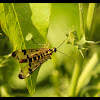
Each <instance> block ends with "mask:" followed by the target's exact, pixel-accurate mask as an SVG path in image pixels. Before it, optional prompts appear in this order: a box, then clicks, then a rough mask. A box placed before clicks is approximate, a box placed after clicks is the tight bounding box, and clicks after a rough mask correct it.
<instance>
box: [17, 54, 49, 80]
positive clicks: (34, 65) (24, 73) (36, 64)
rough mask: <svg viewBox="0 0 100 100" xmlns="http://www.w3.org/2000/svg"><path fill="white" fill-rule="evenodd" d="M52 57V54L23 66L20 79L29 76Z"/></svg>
mask: <svg viewBox="0 0 100 100" xmlns="http://www.w3.org/2000/svg"><path fill="white" fill-rule="evenodd" d="M49 58H50V55H47V56H45V57H43V58H42V59H40V60H39V61H38V62H31V63H28V65H26V66H25V67H23V68H22V70H21V71H20V73H19V75H18V77H19V78H20V79H25V78H26V77H28V76H29V75H30V74H31V73H32V72H34V71H35V70H36V69H37V68H38V67H40V66H41V65H42V64H43V63H44V62H45V61H47V60H48V59H49Z"/></svg>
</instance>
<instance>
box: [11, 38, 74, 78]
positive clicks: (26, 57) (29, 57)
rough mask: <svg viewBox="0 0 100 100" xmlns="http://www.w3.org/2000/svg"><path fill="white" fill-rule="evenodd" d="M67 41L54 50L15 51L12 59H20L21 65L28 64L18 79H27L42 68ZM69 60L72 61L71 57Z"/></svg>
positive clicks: (42, 48) (43, 48)
mask: <svg viewBox="0 0 100 100" xmlns="http://www.w3.org/2000/svg"><path fill="white" fill-rule="evenodd" d="M65 40H66V39H65ZM65 40H64V41H63V42H62V43H61V44H60V45H59V46H58V47H57V48H55V47H54V48H53V49H51V48H45V47H41V48H39V49H26V50H17V51H14V52H13V53H12V57H14V58H16V59H18V61H19V63H27V65H26V66H24V67H23V68H22V69H21V71H20V72H19V75H18V77H19V78H20V79H25V78H26V77H28V76H29V75H30V74H31V73H33V72H34V71H35V70H36V69H37V68H38V67H40V66H41V65H42V64H43V63H44V62H46V61H47V60H48V59H51V55H52V53H53V52H56V51H58V50H57V49H58V48H59V47H60V46H61V45H62V44H63V43H64V42H65ZM33 42H34V41H33ZM34 43H35V42H34ZM35 44H37V43H35ZM37 45H45V44H37ZM58 52H60V51H58ZM60 53H62V52H60ZM62 54H64V53H62ZM64 55H65V56H67V57H69V56H68V55H66V54H64ZM69 58H70V59H72V58H71V57H69ZM72 60H73V59H72ZM73 61H74V60H73ZM74 62H75V61H74ZM75 63H76V62H75Z"/></svg>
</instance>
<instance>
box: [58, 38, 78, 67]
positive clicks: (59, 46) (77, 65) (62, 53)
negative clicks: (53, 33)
mask: <svg viewBox="0 0 100 100" xmlns="http://www.w3.org/2000/svg"><path fill="white" fill-rule="evenodd" d="M66 39H67V38H66ZM66 39H65V40H66ZM65 40H64V41H63V42H62V43H61V44H60V45H59V46H58V47H57V48H56V51H58V52H60V53H61V54H63V55H65V56H67V57H68V58H70V59H71V60H72V61H73V62H74V63H75V64H77V66H79V65H78V63H76V61H75V60H74V59H72V58H71V57H70V56H68V55H67V54H64V53H63V52H61V51H59V50H58V48H59V47H60V46H61V45H62V44H63V43H64V42H65ZM79 68H80V66H79Z"/></svg>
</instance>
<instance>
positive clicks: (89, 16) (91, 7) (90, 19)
mask: <svg viewBox="0 0 100 100" xmlns="http://www.w3.org/2000/svg"><path fill="white" fill-rule="evenodd" d="M95 7H96V3H89V7H88V12H87V20H86V29H87V30H86V31H87V32H86V33H87V36H88V38H91V37H90V36H91V35H90V32H91V28H92V23H93V18H94V13H95Z"/></svg>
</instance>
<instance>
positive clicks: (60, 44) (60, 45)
mask: <svg viewBox="0 0 100 100" xmlns="http://www.w3.org/2000/svg"><path fill="white" fill-rule="evenodd" d="M66 39H67V38H66ZM66 39H65V40H66ZM65 40H64V41H63V42H62V43H61V44H60V45H59V46H58V47H57V48H56V49H58V48H59V47H60V46H61V45H62V44H63V43H64V42H65Z"/></svg>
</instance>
